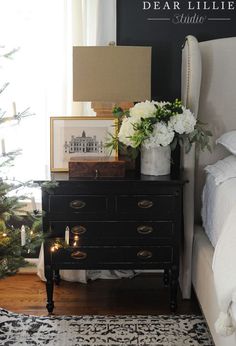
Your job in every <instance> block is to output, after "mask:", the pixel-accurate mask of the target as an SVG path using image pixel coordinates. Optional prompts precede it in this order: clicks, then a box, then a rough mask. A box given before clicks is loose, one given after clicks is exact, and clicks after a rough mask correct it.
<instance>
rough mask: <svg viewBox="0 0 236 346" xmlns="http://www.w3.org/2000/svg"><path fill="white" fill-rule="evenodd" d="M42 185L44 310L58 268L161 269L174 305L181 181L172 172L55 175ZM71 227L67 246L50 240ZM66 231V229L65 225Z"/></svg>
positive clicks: (49, 305)
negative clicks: (158, 174) (51, 185)
mask: <svg viewBox="0 0 236 346" xmlns="http://www.w3.org/2000/svg"><path fill="white" fill-rule="evenodd" d="M54 179H56V181H57V182H58V186H56V187H55V188H53V189H48V187H47V188H45V187H42V196H43V197H42V198H43V200H42V206H43V211H44V213H43V229H44V232H47V238H46V240H45V244H44V256H45V257H44V258H45V276H46V279H47V282H46V289H47V309H48V311H49V312H52V311H53V308H54V303H53V284H54V282H56V283H57V284H58V283H59V281H60V275H59V270H60V269H164V282H165V283H166V284H167V285H168V284H169V286H170V308H171V310H173V311H174V310H175V309H176V300H177V285H178V276H179V252H180V241H181V233H182V190H183V184H184V182H183V180H182V179H181V178H178V179H176V178H171V177H170V176H162V177H152V176H141V177H135V176H134V177H125V178H118V179H117V178H116V179H112V178H111V179H96V180H94V179H89V178H88V179H79V180H78V179H77V180H76V179H74V180H69V179H68V177H67V176H66V175H65V174H64V175H63V174H58V175H57V176H56V177H54ZM66 227H69V229H70V246H68V247H62V248H59V249H54V248H53V250H54V251H52V244H53V243H54V241H55V242H56V240H57V239H59V238H62V239H64V237H65V229H66ZM67 230H68V228H67Z"/></svg>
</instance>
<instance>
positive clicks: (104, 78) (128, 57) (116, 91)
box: [73, 46, 151, 103]
mask: <svg viewBox="0 0 236 346" xmlns="http://www.w3.org/2000/svg"><path fill="white" fill-rule="evenodd" d="M150 98H151V47H133V46H124V47H123V46H106V47H100V46H97V47H84V46H83V47H73V100H74V101H85V102H90V101H93V102H96V101H98V102H100V101H101V102H116V103H117V102H123V101H128V102H138V101H145V100H150Z"/></svg>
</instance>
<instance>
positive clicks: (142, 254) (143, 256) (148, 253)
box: [137, 250, 152, 260]
mask: <svg viewBox="0 0 236 346" xmlns="http://www.w3.org/2000/svg"><path fill="white" fill-rule="evenodd" d="M137 257H138V258H140V259H145V260H146V259H150V258H152V252H151V251H148V250H141V251H139V252H138V253H137Z"/></svg>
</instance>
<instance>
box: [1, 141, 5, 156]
mask: <svg viewBox="0 0 236 346" xmlns="http://www.w3.org/2000/svg"><path fill="white" fill-rule="evenodd" d="M1 143H2V155H3V156H4V155H5V154H6V148H5V140H4V139H2V140H1Z"/></svg>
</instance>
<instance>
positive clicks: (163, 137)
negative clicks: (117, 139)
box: [143, 122, 175, 149]
mask: <svg viewBox="0 0 236 346" xmlns="http://www.w3.org/2000/svg"><path fill="white" fill-rule="evenodd" d="M174 135H175V133H174V131H173V130H172V129H171V128H169V127H168V126H167V125H166V124H165V123H163V122H160V123H156V124H155V125H154V128H153V133H152V135H151V136H150V138H149V139H147V140H145V141H144V143H143V145H144V146H145V147H146V148H147V149H149V148H155V147H160V146H162V147H166V146H167V145H169V144H170V143H171V142H172V141H173V139H174Z"/></svg>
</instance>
